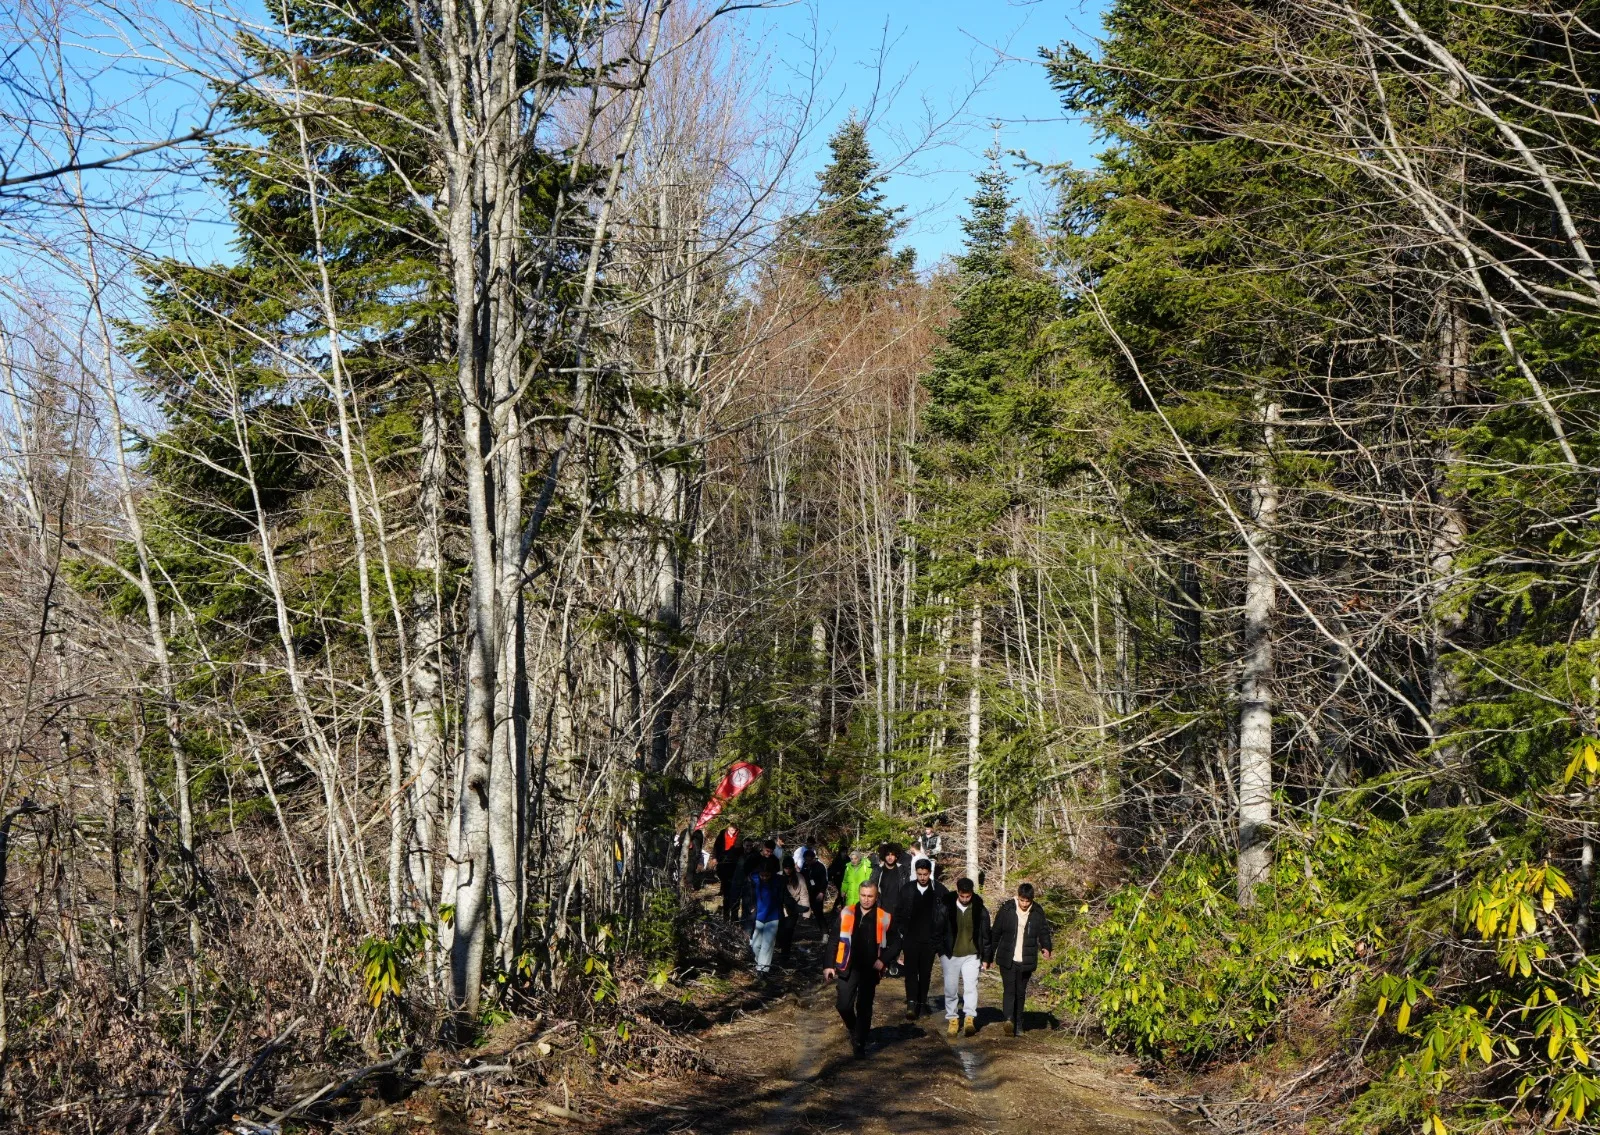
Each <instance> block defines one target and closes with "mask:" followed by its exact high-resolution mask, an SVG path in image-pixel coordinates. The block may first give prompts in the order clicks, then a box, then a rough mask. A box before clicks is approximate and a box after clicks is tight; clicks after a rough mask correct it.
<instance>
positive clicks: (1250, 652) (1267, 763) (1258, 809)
mask: <svg viewBox="0 0 1600 1135" xmlns="http://www.w3.org/2000/svg"><path fill="white" fill-rule="evenodd" d="M1261 420H1262V427H1263V428H1262V435H1263V438H1262V452H1261V456H1260V457H1259V458H1258V460H1257V465H1256V481H1255V485H1254V487H1253V488H1252V490H1251V502H1250V503H1251V509H1250V514H1251V525H1250V544H1251V547H1250V548H1249V550H1248V553H1247V559H1246V565H1245V597H1244V666H1243V668H1242V673H1241V677H1240V682H1239V865H1238V866H1239V904H1240V905H1241V906H1245V907H1250V906H1253V905H1255V898H1256V888H1257V887H1258V886H1259V885H1260V884H1262V883H1264V882H1266V881H1267V877H1268V875H1269V873H1270V872H1271V870H1272V613H1273V610H1274V609H1275V607H1276V605H1277V585H1276V580H1275V575H1274V572H1273V563H1272V560H1271V556H1272V543H1271V541H1272V530H1273V526H1274V525H1275V524H1276V522H1277V516H1278V486H1277V480H1276V476H1275V473H1274V470H1273V465H1272V446H1273V442H1274V441H1275V436H1274V432H1275V427H1276V424H1277V421H1278V406H1277V403H1270V404H1267V405H1266V406H1265V407H1264V409H1263V411H1262V415H1261Z"/></svg>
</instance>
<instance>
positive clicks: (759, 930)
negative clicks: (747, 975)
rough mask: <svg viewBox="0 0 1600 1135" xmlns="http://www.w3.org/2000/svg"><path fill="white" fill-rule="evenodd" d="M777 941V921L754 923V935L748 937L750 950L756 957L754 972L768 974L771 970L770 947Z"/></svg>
mask: <svg viewBox="0 0 1600 1135" xmlns="http://www.w3.org/2000/svg"><path fill="white" fill-rule="evenodd" d="M777 941H778V920H777V919H776V918H774V919H773V920H772V921H771V922H758V923H756V930H755V933H754V934H752V935H750V950H751V952H752V953H754V954H755V956H756V972H757V973H769V972H771V970H772V947H773V946H774V945H775V944H776V943H777Z"/></svg>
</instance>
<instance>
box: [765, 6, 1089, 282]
mask: <svg viewBox="0 0 1600 1135" xmlns="http://www.w3.org/2000/svg"><path fill="white" fill-rule="evenodd" d="M1106 7H1107V0H809V2H807V0H800V2H798V3H794V4H788V5H784V6H781V7H777V8H773V9H768V10H765V11H759V12H754V13H751V14H749V15H748V16H747V19H748V21H749V32H750V34H751V35H752V36H753V37H754V38H756V39H758V40H760V42H761V43H762V45H763V47H764V48H765V50H766V52H768V53H769V54H770V57H771V59H772V61H773V63H774V64H775V65H774V66H773V67H772V70H771V72H770V79H769V80H768V82H769V84H771V85H773V86H775V87H777V88H780V89H787V90H790V91H800V90H804V89H808V88H810V87H811V85H812V81H811V80H810V79H809V78H808V77H807V75H808V73H809V72H810V71H811V69H812V64H813V62H814V61H815V62H817V63H819V64H820V65H821V67H822V68H823V71H822V76H821V80H820V83H819V84H817V88H816V94H817V96H818V98H817V103H818V113H817V115H816V126H815V128H814V129H813V131H812V132H811V135H810V137H809V138H808V144H807V146H806V151H805V155H804V157H803V159H802V162H803V168H804V169H805V171H806V172H807V173H808V174H809V173H810V172H812V171H814V170H815V169H816V168H818V166H819V165H820V163H821V162H822V161H823V160H824V159H825V158H826V152H827V148H826V141H827V136H828V135H829V134H830V133H831V132H832V131H833V129H834V127H836V126H837V125H838V123H839V122H840V121H841V120H842V119H844V118H845V117H846V116H847V115H848V114H850V112H851V111H852V110H857V111H865V110H867V109H868V108H869V107H870V108H872V114H871V118H872V121H871V130H870V137H871V140H872V144H873V149H874V151H875V152H876V153H877V155H878V157H879V160H880V162H881V163H882V164H883V165H884V166H886V167H888V168H890V169H891V170H892V176H891V177H890V178H889V180H888V182H887V183H886V184H885V187H884V190H885V193H886V194H887V196H888V198H889V199H890V201H891V202H892V203H894V204H899V205H904V206H905V207H906V213H905V216H906V217H907V219H908V220H909V222H910V223H909V225H908V227H907V229H906V232H905V235H904V238H903V239H904V241H905V242H906V243H909V244H911V245H913V246H915V248H916V249H917V254H918V255H917V259H918V262H919V263H920V264H922V265H923V266H925V267H926V266H931V265H932V264H933V263H934V262H935V261H937V260H938V259H939V258H940V257H942V256H945V255H947V254H950V253H953V252H955V251H957V250H958V249H959V248H960V245H961V228H960V224H959V221H960V217H961V214H962V210H963V209H964V207H965V199H966V197H967V195H968V193H969V192H970V191H971V185H972V175H973V173H974V172H975V171H976V170H977V169H979V168H980V167H982V166H983V165H984V164H985V159H984V157H983V153H984V150H985V149H987V148H988V147H989V145H990V144H991V143H992V142H993V140H994V137H995V132H994V129H993V128H992V125H991V124H994V123H998V124H999V127H1000V144H1001V146H1002V148H1004V149H1007V150H1020V151H1023V152H1024V153H1026V154H1027V156H1028V157H1029V158H1031V159H1034V160H1037V161H1041V162H1045V163H1051V164H1053V163H1059V162H1071V163H1072V164H1074V165H1077V166H1086V165H1090V164H1092V163H1093V155H1094V151H1095V145H1094V141H1093V138H1092V137H1091V135H1090V132H1089V131H1088V130H1087V129H1086V128H1085V127H1084V126H1083V125H1082V124H1081V123H1079V122H1076V121H1073V120H1071V119H1068V118H1066V117H1065V116H1064V115H1063V114H1062V111H1061V107H1060V104H1059V102H1058V101H1057V99H1056V97H1055V93H1054V92H1053V91H1051V89H1050V86H1049V84H1048V82H1047V81H1046V78H1045V73H1044V70H1043V68H1042V67H1041V66H1040V64H1039V56H1038V50H1039V48H1040V47H1041V46H1043V45H1046V44H1049V45H1054V44H1057V43H1060V42H1061V41H1063V40H1071V41H1073V42H1076V43H1078V44H1080V45H1084V46H1089V45H1091V44H1092V42H1093V40H1094V38H1095V37H1096V36H1097V35H1098V34H1099V32H1100V21H1101V16H1102V13H1103V12H1104V11H1105V9H1106ZM814 45H815V46H814ZM880 58H881V63H880ZM1017 193H1018V196H1019V197H1020V198H1022V200H1023V203H1024V205H1025V206H1029V205H1032V206H1034V207H1038V206H1041V205H1042V204H1044V202H1045V201H1046V196H1045V194H1044V192H1043V187H1042V186H1041V185H1040V184H1039V183H1038V181H1037V179H1033V180H1031V181H1030V180H1029V179H1027V178H1026V177H1024V178H1022V179H1021V180H1019V183H1018V185H1017Z"/></svg>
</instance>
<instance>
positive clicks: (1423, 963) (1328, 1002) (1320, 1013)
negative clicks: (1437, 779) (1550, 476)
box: [1046, 808, 1600, 1135]
mask: <svg viewBox="0 0 1600 1135" xmlns="http://www.w3.org/2000/svg"><path fill="white" fill-rule="evenodd" d="M1497 829H1498V830H1497ZM1553 846H1555V844H1554V841H1553V840H1552V839H1551V838H1550V837H1549V834H1548V833H1541V832H1538V831H1529V830H1528V829H1527V827H1526V826H1525V825H1521V826H1518V825H1517V824H1516V822H1515V819H1514V817H1513V816H1511V815H1509V814H1508V813H1506V812H1502V813H1493V812H1490V811H1489V810H1487V809H1477V810H1474V809H1468V808H1461V809H1456V810H1454V811H1453V812H1452V814H1451V815H1450V816H1448V817H1441V816H1439V815H1438V814H1437V813H1433V814H1430V817H1429V819H1428V820H1426V821H1424V822H1417V821H1411V820H1406V819H1404V818H1398V819H1395V820H1393V821H1373V820H1371V818H1370V817H1368V820H1367V822H1365V823H1363V824H1361V825H1355V824H1346V823H1341V822H1328V823H1325V824H1324V825H1323V826H1322V827H1321V828H1320V829H1319V830H1318V831H1317V832H1316V833H1315V835H1314V836H1308V837H1306V838H1304V839H1303V840H1301V841H1300V843H1299V845H1298V846H1296V845H1291V844H1290V843H1289V838H1288V837H1287V836H1285V837H1282V838H1280V841H1279V848H1278V854H1277V858H1276V862H1275V864H1274V867H1273V871H1272V876H1271V879H1270V881H1269V882H1268V883H1267V884H1264V885H1263V886H1262V887H1261V888H1260V889H1259V890H1258V891H1257V893H1256V898H1255V902H1254V904H1253V906H1251V907H1250V908H1249V909H1246V908H1244V907H1242V906H1241V905H1240V904H1239V902H1238V901H1237V898H1236V894H1235V887H1236V884H1235V875H1234V868H1233V863H1232V861H1231V859H1229V858H1225V857H1223V856H1220V855H1205V854H1192V855H1187V856H1185V855H1178V856H1175V857H1173V858H1172V859H1171V860H1170V861H1169V862H1167V863H1166V864H1165V865H1164V866H1163V867H1162V868H1161V869H1160V870H1159V872H1158V873H1155V874H1154V875H1153V877H1151V878H1147V879H1145V880H1143V881H1141V882H1139V883H1137V884H1130V885H1126V886H1123V887H1120V888H1117V889H1115V890H1112V891H1109V892H1107V893H1105V894H1103V895H1101V896H1100V897H1098V898H1097V899H1095V900H1093V902H1092V903H1089V904H1085V905H1084V906H1083V907H1081V908H1080V910H1079V915H1080V917H1079V919H1078V921H1077V924H1076V925H1075V926H1074V927H1073V928H1072V930H1071V931H1070V932H1069V934H1067V935H1066V936H1065V938H1066V940H1065V941H1064V943H1063V945H1064V946H1065V947H1066V948H1065V949H1064V950H1063V951H1062V954H1063V958H1062V962H1063V964H1060V965H1058V966H1057V967H1055V968H1054V970H1053V972H1052V973H1051V974H1050V976H1049V977H1047V978H1046V984H1047V988H1049V989H1050V991H1051V992H1053V993H1054V994H1055V995H1056V997H1057V999H1058V1001H1059V1003H1060V1005H1061V1007H1062V1008H1064V1009H1066V1010H1067V1011H1069V1012H1073V1013H1077V1014H1079V1015H1082V1016H1086V1017H1088V1018H1089V1019H1090V1020H1091V1021H1093V1022H1094V1023H1096V1024H1097V1025H1098V1027H1099V1028H1100V1029H1101V1030H1102V1031H1103V1033H1104V1035H1105V1037H1106V1039H1107V1040H1108V1041H1109V1042H1111V1043H1112V1044H1114V1045H1116V1046H1117V1047H1119V1048H1121V1049H1123V1050H1125V1051H1129V1052H1132V1053H1135V1054H1137V1055H1138V1056H1140V1057H1141V1058H1143V1059H1144V1060H1146V1061H1147V1062H1148V1063H1150V1064H1151V1065H1153V1066H1155V1067H1158V1068H1161V1069H1166V1070H1169V1071H1182V1072H1192V1071H1196V1070H1201V1069H1205V1068H1208V1067H1214V1066H1216V1065H1219V1064H1221V1063H1222V1062H1225V1061H1231V1060H1239V1059H1244V1058H1248V1057H1251V1056H1259V1055H1260V1054H1262V1053H1263V1052H1264V1051H1265V1050H1267V1049H1269V1048H1273V1047H1275V1046H1276V1047H1279V1048H1280V1049H1281V1050H1284V1051H1289V1050H1291V1049H1293V1048H1294V1047H1295V1046H1300V1045H1303V1044H1304V1041H1305V1038H1304V1036H1303V1035H1297V1036H1296V1037H1295V1038H1293V1043H1292V1044H1291V1043H1290V1041H1291V1038H1290V1036H1289V1030H1288V1029H1287V1028H1286V1025H1287V1023H1288V1022H1289V1020H1290V1018H1291V1016H1292V1015H1293V1016H1295V1018H1296V1020H1299V1021H1304V1020H1313V1021H1315V1022H1316V1024H1315V1025H1314V1028H1315V1029H1316V1030H1317V1036H1316V1037H1315V1038H1314V1043H1315V1044H1316V1046H1317V1047H1318V1048H1319V1049H1320V1050H1322V1051H1324V1052H1334V1051H1342V1052H1351V1053H1355V1052H1359V1053H1360V1054H1361V1061H1362V1064H1361V1066H1360V1067H1359V1068H1352V1069H1351V1072H1350V1077H1351V1080H1350V1086H1349V1091H1348V1092H1347V1093H1345V1095H1344V1097H1343V1099H1342V1100H1341V1102H1340V1103H1339V1104H1338V1107H1337V1110H1336V1111H1334V1112H1330V1114H1329V1115H1328V1116H1327V1122H1328V1124H1329V1126H1330V1127H1332V1128H1338V1129H1342V1130H1347V1131H1361V1132H1364V1133H1365V1132H1374V1133H1376V1132H1391V1131H1392V1132H1402V1131H1409V1132H1417V1131H1421V1132H1422V1133H1423V1135H1445V1133H1446V1132H1450V1131H1463V1132H1475V1133H1476V1132H1483V1133H1488V1132H1499V1131H1506V1130H1515V1129H1524V1128H1528V1127H1537V1128H1541V1129H1546V1130H1550V1129H1557V1128H1559V1129H1563V1130H1579V1131H1588V1130H1592V1129H1596V1128H1595V1125H1594V1123H1593V1120H1594V1117H1595V1114H1596V1110H1595V1109H1596V1105H1597V1103H1600V1076H1597V1075H1596V1072H1595V1070H1594V1068H1593V1067H1592V1065H1593V1064H1594V1063H1595V1061H1594V1059H1593V1058H1592V1057H1591V1052H1592V1051H1593V1050H1594V1049H1595V1048H1596V1044H1597V1041H1596V1037H1597V1034H1600V1012H1597V1005H1596V1002H1597V994H1600V967H1597V965H1596V962H1595V960H1594V959H1592V958H1590V957H1589V956H1588V955H1587V954H1586V953H1585V951H1584V950H1583V949H1582V948H1581V946H1580V944H1579V937H1578V933H1577V932H1576V930H1575V926H1576V923H1577V918H1578V914H1579V912H1578V910H1577V899H1576V898H1575V896H1574V891H1573V886H1572V885H1571V884H1570V883H1569V881H1568V880H1567V878H1566V877H1565V875H1564V874H1563V873H1562V872H1561V870H1560V869H1559V868H1558V867H1557V866H1556V865H1555V864H1552V863H1551V862H1549V861H1548V860H1547V859H1546V858H1545V856H1546V855H1547V854H1549V853H1550V851H1551V849H1552V847H1553ZM1297 1010H1311V1011H1312V1012H1308V1013H1297ZM1296 1031H1297V1033H1303V1032H1304V1030H1303V1029H1299V1028H1297V1030H1296Z"/></svg>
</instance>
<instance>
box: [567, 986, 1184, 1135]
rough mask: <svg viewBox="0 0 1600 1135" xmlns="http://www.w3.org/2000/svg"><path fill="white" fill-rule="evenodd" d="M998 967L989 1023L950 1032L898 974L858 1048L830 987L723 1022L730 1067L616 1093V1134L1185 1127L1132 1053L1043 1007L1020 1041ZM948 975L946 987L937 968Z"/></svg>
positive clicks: (986, 997)
mask: <svg viewBox="0 0 1600 1135" xmlns="http://www.w3.org/2000/svg"><path fill="white" fill-rule="evenodd" d="M989 977H990V975H986V979H985V981H984V982H983V988H982V1001H983V1003H984V1005H985V1006H986V1008H985V1009H984V1010H983V1011H981V1012H980V1016H979V1025H980V1028H979V1032H978V1034H977V1035H976V1036H974V1037H956V1038H950V1037H948V1036H947V1034H946V1030H945V1021H944V1017H943V1012H942V1010H941V1011H939V1012H938V1013H936V1014H933V1015H930V1016H928V1017H925V1018H923V1019H922V1020H921V1021H918V1022H915V1023H913V1022H908V1021H906V1020H905V1019H904V1017H903V1015H902V1012H901V1011H902V1008H903V1004H904V1002H903V1001H902V1000H901V997H900V992H901V987H900V983H899V982H898V981H894V980H886V981H885V982H884V984H883V986H882V987H881V989H880V991H879V997H878V1011H877V1014H876V1016H875V1020H874V1025H875V1028H874V1033H873V1040H872V1044H871V1045H870V1046H869V1049H868V1053H867V1057H866V1059H864V1060H857V1059H855V1058H854V1057H853V1056H852V1055H851V1053H850V1046H849V1042H848V1040H847V1038H846V1036H845V1032H844V1028H843V1026H842V1025H841V1024H840V1023H839V1018H838V1015H837V1013H836V1012H835V1011H834V995H833V990H832V988H831V987H825V986H824V985H822V983H821V982H818V983H816V984H815V985H807V986H806V987H804V988H802V989H800V990H799V991H798V992H796V993H793V994H790V995H788V996H785V997H783V998H782V999H781V1000H779V1001H777V1002H774V1003H772V1004H769V1005H767V1006H766V1007H764V1008H761V1009H759V1010H756V1011H753V1012H749V1013H745V1014H742V1015H740V1016H739V1017H738V1018H737V1019H736V1020H734V1021H732V1022H731V1023H728V1024H725V1025H721V1026H718V1027H716V1028H714V1029H712V1030H710V1031H709V1032H708V1033H707V1034H706V1036H705V1038H704V1040H705V1043H706V1045H707V1047H708V1049H709V1051H711V1052H712V1053H713V1054H714V1058H715V1061H716V1064H717V1066H718V1069H719V1073H720V1074H719V1075H716V1076H702V1077H692V1078H687V1079H685V1080H682V1081H657V1082H656V1083H654V1084H651V1085H648V1095H644V1094H642V1093H641V1094H640V1095H637V1096H634V1095H633V1093H631V1092H629V1093H627V1095H628V1096H633V1098H626V1097H625V1096H621V1095H619V1097H615V1098H613V1099H612V1100H611V1101H610V1103H611V1105H612V1106H611V1108H608V1111H610V1114H609V1115H608V1116H607V1118H606V1122H605V1123H604V1124H603V1125H601V1126H600V1127H599V1128H598V1129H599V1130H602V1131H605V1132H607V1135H643V1133H647V1132H648V1133H661V1135H667V1133H674V1135H689V1133H695V1135H746V1133H749V1135H781V1133H788V1132H818V1133H821V1132H860V1133H864V1135H891V1133H892V1135H923V1133H931V1132H974V1133H977V1132H983V1133H986V1135H1035V1133H1039V1132H1045V1131H1048V1132H1051V1133H1052V1135H1114V1133H1115V1135H1181V1133H1182V1132H1184V1131H1185V1130H1186V1129H1185V1127H1184V1126H1183V1125H1182V1124H1181V1122H1180V1120H1179V1119H1178V1118H1177V1117H1175V1116H1173V1115H1171V1114H1168V1113H1165V1112H1163V1111H1160V1110H1158V1109H1156V1107H1155V1105H1152V1104H1148V1103H1145V1102H1144V1101H1141V1100H1140V1098H1139V1096H1140V1092H1141V1091H1142V1090H1148V1086H1147V1085H1146V1084H1144V1082H1143V1081H1140V1080H1138V1079H1137V1078H1135V1077H1133V1076H1132V1075H1130V1074H1129V1072H1130V1071H1131V1069H1128V1068H1127V1067H1125V1066H1124V1065H1123V1064H1122V1063H1121V1062H1119V1061H1116V1060H1113V1059H1109V1058H1106V1057H1104V1056H1101V1055H1098V1054H1094V1053H1091V1052H1087V1051H1085V1050H1084V1049H1083V1048H1081V1047H1080V1046H1078V1045H1076V1044H1074V1043H1073V1042H1072V1040H1071V1039H1070V1038H1069V1037H1067V1036H1065V1035H1064V1034H1062V1033H1061V1032H1059V1031H1057V1030H1053V1029H1051V1028H1050V1027H1049V1020H1048V1018H1047V1017H1045V1016H1044V1015H1043V1014H1031V1015H1030V1023H1031V1024H1032V1025H1033V1026H1034V1027H1033V1028H1032V1029H1031V1031H1029V1032H1027V1033H1026V1034H1025V1035H1023V1036H1021V1037H1007V1036H1005V1035H1003V1033H1002V1030H1001V1028H1000V1014H999V1012H998V1010H997V1009H995V1008H992V1007H987V1006H992V1005H994V1004H996V1003H997V1002H998V1000H999V994H1000V990H999V981H998V980H997V979H995V980H993V981H992V983H991V981H990V980H989ZM934 984H935V987H936V988H941V986H940V976H939V971H938V967H937V965H936V966H935V969H934Z"/></svg>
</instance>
